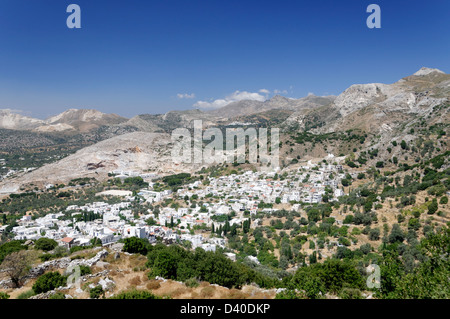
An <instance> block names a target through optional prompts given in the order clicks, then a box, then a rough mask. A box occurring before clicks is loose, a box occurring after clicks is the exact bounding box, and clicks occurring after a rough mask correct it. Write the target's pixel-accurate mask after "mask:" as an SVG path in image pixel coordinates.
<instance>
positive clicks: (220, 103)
mask: <svg viewBox="0 0 450 319" xmlns="http://www.w3.org/2000/svg"><path fill="white" fill-rule="evenodd" d="M242 100H254V101H261V102H264V101H265V100H266V97H265V96H263V95H261V94H259V93H255V92H247V91H242V92H241V91H235V92H233V93H231V94H230V95H228V96H227V97H225V98H224V99H217V100H214V101H212V102H206V101H198V102H197V103H195V104H194V107H198V108H201V109H218V108H221V107H224V106H226V105H228V104H230V103H233V102H237V101H242Z"/></svg>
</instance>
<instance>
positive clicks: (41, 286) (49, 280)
mask: <svg viewBox="0 0 450 319" xmlns="http://www.w3.org/2000/svg"><path fill="white" fill-rule="evenodd" d="M66 281H67V278H66V277H65V276H62V275H61V274H60V273H59V272H57V271H54V272H48V273H46V274H44V275H42V276H40V277H39V278H38V279H37V280H36V282H35V283H34V285H33V290H34V292H35V293H37V294H40V293H43V292H47V291H50V290H53V289H55V288H58V287H61V286H64V285H65V284H66Z"/></svg>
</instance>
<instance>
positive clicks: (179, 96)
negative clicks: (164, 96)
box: [177, 93, 195, 99]
mask: <svg viewBox="0 0 450 319" xmlns="http://www.w3.org/2000/svg"><path fill="white" fill-rule="evenodd" d="M177 97H178V98H179V99H193V98H195V94H194V93H191V94H187V93H178V94H177Z"/></svg>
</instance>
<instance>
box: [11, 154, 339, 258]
mask: <svg viewBox="0 0 450 319" xmlns="http://www.w3.org/2000/svg"><path fill="white" fill-rule="evenodd" d="M327 160H328V161H329V162H333V164H328V163H327ZM342 160H343V158H335V157H334V155H332V154H329V155H328V156H327V157H326V158H325V159H324V160H323V162H322V161H321V162H319V163H316V164H313V163H312V162H311V161H308V162H307V163H306V165H303V166H300V167H299V168H297V169H295V170H293V171H287V172H286V173H285V174H286V176H285V178H284V179H283V180H274V177H275V175H278V174H282V173H283V172H281V171H280V169H279V168H277V169H276V170H274V171H271V172H257V171H245V172H243V173H242V174H239V175H238V174H231V175H227V176H220V177H208V183H207V185H204V184H203V183H202V182H201V181H195V182H193V183H189V184H186V185H184V186H183V187H182V188H180V189H178V190H177V191H176V193H172V191H171V190H163V191H155V190H153V187H152V184H154V183H152V182H151V178H154V177H155V176H154V175H152V174H145V173H142V174H140V173H138V172H123V171H114V172H111V174H112V175H114V176H115V177H116V178H126V177H130V176H139V177H143V178H145V179H146V180H149V181H150V183H149V187H148V188H145V189H141V190H140V191H139V192H138V193H137V195H136V196H132V192H131V191H120V190H109V191H104V192H102V193H100V194H101V195H106V196H120V197H122V198H123V201H122V202H120V203H116V204H108V203H105V202H93V203H89V204H86V205H84V206H77V205H71V206H68V207H67V208H66V209H65V212H66V213H67V212H70V213H71V218H70V219H64V218H63V217H64V216H65V214H64V213H65V212H63V211H61V212H59V213H55V214H48V215H46V216H44V217H39V218H35V219H33V218H32V216H31V215H25V216H23V217H22V218H21V219H20V220H18V224H19V225H18V226H16V227H14V228H13V229H12V233H14V239H15V240H30V241H35V240H38V239H39V238H41V237H46V238H50V239H54V240H56V241H58V242H59V244H60V245H61V246H65V247H66V248H72V247H73V246H88V245H90V244H91V240H92V239H94V238H98V239H100V240H101V242H102V245H103V246H106V247H107V246H111V245H112V244H114V243H116V242H118V241H119V240H121V239H124V238H129V237H137V238H141V239H148V240H149V242H150V243H156V241H157V238H159V239H160V240H162V241H163V242H164V243H175V242H177V243H181V242H184V241H188V242H190V243H191V247H192V248H194V249H195V248H197V247H201V248H203V249H204V250H206V251H215V250H216V247H217V246H218V247H221V248H225V247H226V245H227V240H226V238H220V237H214V236H208V235H206V234H195V233H194V232H193V231H192V230H193V229H194V228H195V226H199V227H201V226H204V227H207V228H211V227H213V228H214V229H219V227H224V225H225V222H224V221H222V222H220V221H217V220H215V217H218V216H223V215H230V214H232V213H233V217H232V218H231V220H230V221H229V225H230V226H233V225H238V226H239V227H242V224H243V223H244V221H249V220H250V216H252V215H256V213H257V212H258V211H259V212H264V213H271V212H273V211H275V209H273V208H263V207H258V206H259V204H260V203H261V202H263V203H265V204H276V203H277V204H280V203H281V204H287V205H288V207H290V210H296V211H299V210H300V205H299V204H298V203H299V202H303V203H320V202H321V201H322V196H324V195H325V194H328V193H329V194H330V195H327V196H329V199H327V201H333V200H337V199H338V198H339V197H340V196H342V195H344V192H343V190H342V186H341V187H339V185H340V180H341V179H343V178H344V175H345V174H344V173H343V172H342V165H339V164H337V163H338V162H341V161H342ZM53 186H54V185H51V184H49V185H47V188H50V187H53ZM186 196H187V197H188V198H196V199H199V200H202V199H205V198H207V197H212V196H214V197H219V198H220V200H219V201H218V202H217V203H214V204H211V203H204V204H203V206H201V207H200V206H196V207H195V208H188V207H180V208H178V209H174V208H171V207H163V208H162V210H161V211H160V212H159V213H158V214H155V213H154V212H152V210H151V209H147V211H146V212H144V213H142V214H139V216H138V218H136V216H134V214H133V213H132V210H131V209H129V207H130V205H131V203H132V202H134V201H136V200H142V203H150V204H160V203H161V202H162V201H163V200H164V199H167V198H173V199H184V198H186ZM291 203H292V205H291ZM295 203H297V204H295ZM244 212H248V213H249V215H247V217H246V216H245V214H244ZM88 214H91V215H92V214H93V216H95V217H97V218H96V219H94V220H90V221H89V220H87V219H88V218H86V217H87V216H88ZM305 216H306V215H305ZM148 220H153V221H154V223H155V225H148ZM174 221H175V224H174ZM260 223H261V221H260V220H259V219H255V220H253V221H252V222H251V224H250V227H251V228H255V227H257V226H258V225H259V224H260ZM340 223H341V224H342V221H340ZM168 226H169V227H168ZM4 228H5V227H3V229H4ZM228 256H232V257H231V258H234V256H233V254H232V253H231V254H228ZM254 260H255V261H256V262H257V259H254Z"/></svg>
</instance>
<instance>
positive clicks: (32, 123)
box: [0, 109, 44, 130]
mask: <svg viewBox="0 0 450 319" xmlns="http://www.w3.org/2000/svg"><path fill="white" fill-rule="evenodd" d="M42 124H44V121H42V120H39V119H35V118H31V117H28V116H24V115H21V114H18V113H15V112H14V111H12V110H9V109H4V110H0V128H5V129H10V130H31V129H34V128H36V127H38V126H40V125H42Z"/></svg>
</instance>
